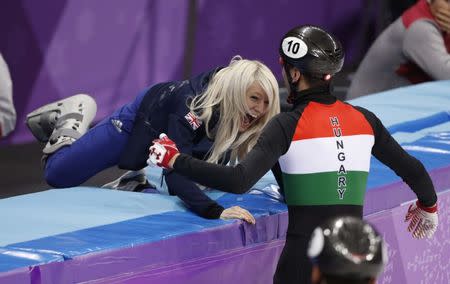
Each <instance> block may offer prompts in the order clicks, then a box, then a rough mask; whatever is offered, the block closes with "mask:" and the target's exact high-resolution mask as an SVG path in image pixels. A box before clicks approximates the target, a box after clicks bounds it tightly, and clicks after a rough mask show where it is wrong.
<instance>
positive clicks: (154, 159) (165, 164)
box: [147, 133, 180, 169]
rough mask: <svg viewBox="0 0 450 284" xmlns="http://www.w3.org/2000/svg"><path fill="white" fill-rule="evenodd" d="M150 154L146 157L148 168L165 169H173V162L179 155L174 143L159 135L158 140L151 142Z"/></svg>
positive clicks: (165, 136)
mask: <svg viewBox="0 0 450 284" xmlns="http://www.w3.org/2000/svg"><path fill="white" fill-rule="evenodd" d="M149 151H150V154H149V156H148V160H147V164H148V165H149V166H158V167H162V168H165V169H171V168H173V164H174V163H175V160H176V159H177V157H178V156H179V155H180V151H179V150H178V148H177V145H176V144H175V142H173V141H172V140H170V138H169V137H168V136H167V135H166V134H164V133H161V134H160V135H159V139H155V140H153V145H152V146H150V149H149Z"/></svg>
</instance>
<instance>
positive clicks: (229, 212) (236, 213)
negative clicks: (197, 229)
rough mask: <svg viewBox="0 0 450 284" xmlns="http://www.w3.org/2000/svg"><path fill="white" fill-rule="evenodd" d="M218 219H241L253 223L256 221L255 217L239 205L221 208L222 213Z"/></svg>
mask: <svg viewBox="0 0 450 284" xmlns="http://www.w3.org/2000/svg"><path fill="white" fill-rule="evenodd" d="M220 219H241V220H244V221H246V222H248V223H250V224H253V225H254V224H255V223H256V220H255V217H253V215H252V214H251V213H250V212H248V211H247V210H245V209H244V208H241V207H239V206H233V207H230V208H227V209H225V210H223V212H222V214H220Z"/></svg>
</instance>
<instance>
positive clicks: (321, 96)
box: [149, 26, 438, 284]
mask: <svg viewBox="0 0 450 284" xmlns="http://www.w3.org/2000/svg"><path fill="white" fill-rule="evenodd" d="M343 62H344V53H343V50H342V47H341V44H340V43H339V41H338V40H337V39H336V38H334V37H333V36H332V35H330V34H329V33H327V32H326V31H324V30H323V29H321V28H319V27H316V26H300V27H296V28H294V29H292V30H290V31H289V32H288V33H287V34H286V35H285V36H284V37H283V38H282V40H281V44H280V63H281V64H282V68H283V77H284V79H285V83H286V86H287V88H288V89H289V91H290V95H289V100H290V101H291V102H292V104H293V108H292V110H291V111H289V112H284V113H280V114H278V115H276V116H275V117H274V118H272V119H271V121H270V122H269V123H268V124H267V125H266V126H265V127H264V129H263V131H262V134H261V136H260V137H259V139H258V142H257V144H256V145H255V147H253V149H252V151H250V153H248V155H247V156H245V157H244V159H241V160H240V162H239V164H237V165H233V166H225V165H213V164H208V163H206V162H204V161H200V160H197V159H195V158H192V157H191V156H188V155H185V154H178V151H177V147H176V145H175V143H173V142H172V141H171V140H170V139H169V138H168V137H167V136H163V137H162V138H160V139H158V140H156V141H154V142H155V143H154V145H153V146H152V147H151V148H150V157H149V161H150V162H151V163H153V164H157V165H159V166H162V167H166V168H173V169H174V170H175V171H176V172H177V173H179V174H182V175H184V176H187V177H189V178H190V179H192V180H194V181H196V182H198V183H200V184H203V185H206V186H209V187H212V188H217V189H220V190H223V191H227V192H232V193H244V192H246V191H247V190H248V189H249V188H250V187H251V186H252V185H253V184H254V183H255V182H256V181H257V180H258V179H260V178H261V177H262V176H263V175H264V174H265V173H266V172H267V171H268V170H270V169H272V171H273V172H274V175H275V177H276V179H277V182H278V184H279V185H280V187H281V189H282V191H283V193H284V197H285V200H286V203H287V205H288V213H289V225H288V229H287V234H286V244H285V247H284V249H283V252H282V254H281V256H280V259H279V261H278V266H277V270H276V273H275V276H274V282H275V283H283V284H286V283H295V284H298V283H310V279H311V264H310V261H309V259H308V257H307V255H306V251H307V247H308V241H309V237H310V235H311V233H312V231H313V230H314V228H316V227H317V226H319V225H320V224H321V223H322V222H324V221H325V220H328V219H329V218H332V217H335V216H341V215H350V216H354V217H358V218H362V213H363V205H364V194H365V191H366V185H367V176H368V173H369V167H370V159H371V155H374V156H375V157H376V158H377V159H378V160H380V161H381V162H383V163H384V164H386V165H387V166H388V167H390V168H391V169H392V170H393V171H395V173H396V174H397V175H399V176H400V177H401V178H402V179H403V180H404V181H405V182H406V183H407V184H408V185H409V186H410V187H411V189H412V190H413V191H414V193H415V194H416V195H417V197H418V201H417V203H415V204H414V205H411V207H410V208H409V210H408V213H407V216H406V221H411V223H410V225H409V227H408V230H409V231H410V232H412V234H413V237H415V238H423V237H426V236H427V237H431V236H432V235H433V234H434V232H435V231H436V228H437V225H438V215H437V205H436V202H437V197H436V193H435V191H434V187H433V184H432V181H431V178H430V176H429V175H428V173H427V171H426V170H425V168H424V166H423V165H422V163H421V162H420V161H418V160H417V159H415V158H414V157H412V156H410V155H409V154H408V153H407V152H405V150H403V148H402V147H401V146H400V145H399V144H398V143H397V142H396V141H395V140H394V138H392V136H391V135H390V134H389V132H388V131H387V130H386V128H385V127H384V126H383V124H382V123H381V121H380V120H379V119H378V117H377V116H376V115H375V114H373V113H372V112H370V111H368V110H367V109H364V108H361V107H355V106H352V105H350V104H347V103H344V102H342V101H340V100H338V99H337V98H335V97H334V96H332V95H331V94H330V89H329V88H330V80H331V78H332V77H333V75H334V74H336V73H337V72H339V71H340V70H341V67H342V65H343Z"/></svg>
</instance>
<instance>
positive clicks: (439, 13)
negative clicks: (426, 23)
mask: <svg viewBox="0 0 450 284" xmlns="http://www.w3.org/2000/svg"><path fill="white" fill-rule="evenodd" d="M430 10H431V14H433V16H434V18H435V20H436V22H437V23H438V25H439V27H440V28H441V29H442V30H443V31H444V32H446V33H448V32H450V4H449V3H448V2H447V1H436V2H435V3H433V4H431V5H430Z"/></svg>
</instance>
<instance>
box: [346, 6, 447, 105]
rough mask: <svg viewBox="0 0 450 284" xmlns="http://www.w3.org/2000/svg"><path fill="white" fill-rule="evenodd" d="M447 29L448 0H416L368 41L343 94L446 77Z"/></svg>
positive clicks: (373, 91)
mask: <svg viewBox="0 0 450 284" xmlns="http://www.w3.org/2000/svg"><path fill="white" fill-rule="evenodd" d="M449 31H450V4H449V2H448V1H447V0H428V1H427V0H419V1H418V2H417V3H416V4H415V5H414V6H412V7H411V8H409V9H408V10H406V11H405V12H404V13H403V14H402V16H401V17H399V18H398V19H397V20H396V21H395V22H394V23H392V24H391V25H389V26H388V27H387V28H386V29H385V30H384V31H383V32H382V33H381V35H380V36H379V37H378V38H377V39H376V40H375V42H374V43H373V44H372V46H371V47H370V49H369V51H368V52H367V54H366V55H365V57H364V59H363V61H362V62H361V64H360V65H359V67H358V69H357V71H356V73H355V75H354V76H353V78H352V82H351V85H350V88H349V90H348V93H347V97H346V98H347V99H354V98H357V97H360V96H364V95H368V94H373V93H376V92H381V91H385V90H389V89H393V88H397V87H402V86H408V85H411V84H418V83H422V82H427V81H434V80H448V79H450V54H449V50H450V35H449V33H448V32H449Z"/></svg>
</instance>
